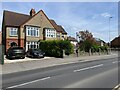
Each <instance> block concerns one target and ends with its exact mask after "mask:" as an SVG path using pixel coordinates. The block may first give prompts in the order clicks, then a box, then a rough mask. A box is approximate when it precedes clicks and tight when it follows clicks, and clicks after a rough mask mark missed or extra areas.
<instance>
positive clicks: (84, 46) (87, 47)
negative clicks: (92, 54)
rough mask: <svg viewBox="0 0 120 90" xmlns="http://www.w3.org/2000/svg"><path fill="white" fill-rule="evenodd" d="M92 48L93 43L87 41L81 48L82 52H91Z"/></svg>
mask: <svg viewBox="0 0 120 90" xmlns="http://www.w3.org/2000/svg"><path fill="white" fill-rule="evenodd" d="M91 47H92V43H91V42H90V41H89V40H85V41H84V42H83V43H82V45H81V46H80V51H85V52H89V50H90V49H91Z"/></svg>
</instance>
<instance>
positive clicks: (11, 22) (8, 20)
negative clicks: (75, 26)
mask: <svg viewBox="0 0 120 90" xmlns="http://www.w3.org/2000/svg"><path fill="white" fill-rule="evenodd" d="M40 11H42V10H40ZM40 11H39V12H40ZM39 12H38V13H39ZM42 12H43V11H42ZM38 13H36V14H35V15H37V14H38ZM43 13H44V12H43ZM35 15H34V16H35ZM44 15H45V13H44ZM34 16H30V15H26V14H21V13H16V12H12V11H6V10H4V15H3V18H4V22H5V23H4V24H5V26H21V25H23V24H24V23H26V22H28V21H29V20H30V19H31V18H32V17H34ZM45 16H46V15H45ZM46 17H47V16H46ZM47 19H48V20H49V21H50V23H51V24H52V25H53V27H54V28H55V29H56V30H57V32H62V33H63V34H67V32H66V31H65V30H64V29H63V27H62V26H60V25H57V24H56V22H55V21H54V20H50V19H49V18H48V17H47Z"/></svg>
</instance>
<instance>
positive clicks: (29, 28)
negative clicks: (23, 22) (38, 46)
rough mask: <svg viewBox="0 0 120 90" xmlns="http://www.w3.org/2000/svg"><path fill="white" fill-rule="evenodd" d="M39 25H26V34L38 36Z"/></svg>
mask: <svg viewBox="0 0 120 90" xmlns="http://www.w3.org/2000/svg"><path fill="white" fill-rule="evenodd" d="M39 30H40V28H39V27H32V26H26V34H27V36H34V37H39Z"/></svg>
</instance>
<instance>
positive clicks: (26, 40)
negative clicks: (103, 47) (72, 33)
mask: <svg viewBox="0 0 120 90" xmlns="http://www.w3.org/2000/svg"><path fill="white" fill-rule="evenodd" d="M53 21H54V20H50V19H49V18H48V17H47V15H46V14H45V13H44V11H43V10H40V11H38V12H37V13H36V11H35V9H31V10H30V13H29V15H26V14H22V13H16V12H12V11H6V10H4V12H3V22H2V32H3V33H2V43H3V45H4V46H5V51H7V50H8V49H9V48H10V47H12V46H20V47H24V48H25V50H26V51H27V50H28V49H31V48H38V47H39V42H38V41H40V40H57V39H63V38H64V39H65V38H66V37H67V32H66V31H65V30H64V29H63V27H62V26H60V25H57V24H56V22H55V21H54V22H53Z"/></svg>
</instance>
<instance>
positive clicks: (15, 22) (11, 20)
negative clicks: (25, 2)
mask: <svg viewBox="0 0 120 90" xmlns="http://www.w3.org/2000/svg"><path fill="white" fill-rule="evenodd" d="M30 18H31V16H29V15H25V14H20V13H16V12H11V11H6V10H5V11H4V22H5V25H6V26H20V25H21V24H23V23H24V22H25V21H27V20H28V19H30Z"/></svg>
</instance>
